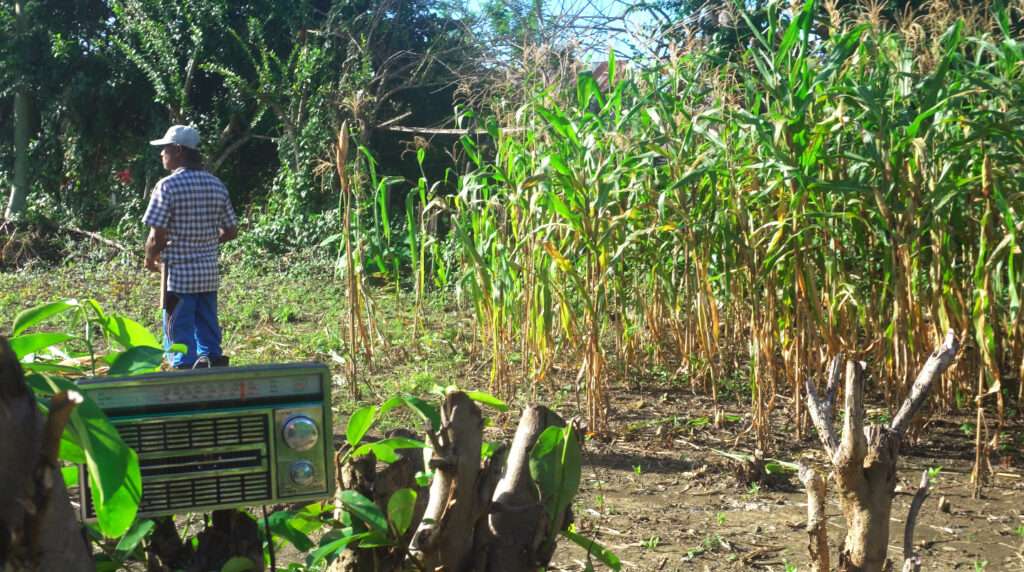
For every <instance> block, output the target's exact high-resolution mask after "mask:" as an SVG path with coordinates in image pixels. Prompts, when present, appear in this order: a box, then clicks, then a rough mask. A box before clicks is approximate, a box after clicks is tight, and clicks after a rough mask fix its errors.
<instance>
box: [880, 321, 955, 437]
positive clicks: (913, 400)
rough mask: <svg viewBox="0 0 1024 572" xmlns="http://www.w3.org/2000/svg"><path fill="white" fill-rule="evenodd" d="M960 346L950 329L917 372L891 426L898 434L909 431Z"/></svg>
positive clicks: (900, 435)
mask: <svg viewBox="0 0 1024 572" xmlns="http://www.w3.org/2000/svg"><path fill="white" fill-rule="evenodd" d="M959 346H960V344H959V343H958V342H957V339H956V336H955V335H954V334H953V330H949V331H947V332H946V339H945V340H944V341H943V342H942V345H941V346H939V347H938V348H937V349H936V350H935V351H934V352H932V355H930V356H929V357H928V361H927V362H925V364H924V367H922V368H921V372H920V373H918V374H917V379H915V380H914V386H913V388H911V390H910V395H909V396H907V399H906V400H905V401H904V402H903V405H902V406H901V407H900V410H899V411H898V412H897V413H896V416H895V417H894V418H893V422H892V426H891V427H892V430H893V431H895V432H896V435H897V436H899V437H902V436H903V434H904V433H905V432H906V431H907V428H908V427H909V426H910V422H911V421H913V420H914V416H916V415H917V412H918V411H919V410H920V409H921V406H922V405H924V402H925V399H927V398H928V392H929V391H930V390H931V387H932V385H933V384H934V383H935V380H936V379H938V378H939V377H941V376H942V374H943V373H944V372H945V371H946V369H948V368H949V366H950V364H951V363H953V358H954V357H956V352H957V349H958V348H959Z"/></svg>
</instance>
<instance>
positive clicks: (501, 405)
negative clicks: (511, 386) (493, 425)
mask: <svg viewBox="0 0 1024 572" xmlns="http://www.w3.org/2000/svg"><path fill="white" fill-rule="evenodd" d="M465 393H466V397H468V398H470V399H472V400H473V401H476V402H477V403H483V404H484V405H489V406H491V407H493V408H495V409H497V410H498V411H502V412H504V411H508V405H505V402H504V401H502V400H500V399H498V398H497V397H494V396H493V395H491V394H490V393H485V392H483V391H466V392H465Z"/></svg>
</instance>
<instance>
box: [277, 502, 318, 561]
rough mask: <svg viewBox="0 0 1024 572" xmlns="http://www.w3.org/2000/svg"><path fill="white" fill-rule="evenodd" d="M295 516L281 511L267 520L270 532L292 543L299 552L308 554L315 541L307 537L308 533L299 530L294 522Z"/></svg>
mask: <svg viewBox="0 0 1024 572" xmlns="http://www.w3.org/2000/svg"><path fill="white" fill-rule="evenodd" d="M296 520H300V519H296V518H295V515H294V514H293V513H291V512H290V511H286V510H279V511H276V512H274V513H273V514H271V515H270V516H269V517H268V518H267V522H268V523H269V525H270V532H271V533H273V534H274V535H276V536H279V537H281V538H283V539H285V540H287V541H288V542H290V543H291V544H292V545H293V546H295V548H296V549H297V550H298V551H299V552H308V551H309V550H310V549H311V548H313V541H312V540H310V539H309V537H308V536H306V533H305V532H303V531H301V530H299V529H297V528H296V527H295V524H294V523H293V521H296Z"/></svg>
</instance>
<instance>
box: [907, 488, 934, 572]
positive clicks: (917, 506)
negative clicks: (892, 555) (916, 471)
mask: <svg viewBox="0 0 1024 572" xmlns="http://www.w3.org/2000/svg"><path fill="white" fill-rule="evenodd" d="M929 484H930V482H929V480H928V471H927V470H925V471H921V484H920V485H918V487H917V492H916V493H914V500H912V501H910V511H909V512H908V513H907V526H906V528H904V529H903V569H904V570H907V563H908V562H909V563H911V566H912V570H920V569H921V561H920V559H918V558H915V556H914V527H915V526H916V525H917V515H918V514H919V513H920V512H921V507H922V506H924V501H925V499H927V498H928V495H929V494H930V493H931V491H930V490H929V489H928V485H929ZM915 561H916V562H915Z"/></svg>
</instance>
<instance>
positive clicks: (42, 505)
mask: <svg viewBox="0 0 1024 572" xmlns="http://www.w3.org/2000/svg"><path fill="white" fill-rule="evenodd" d="M82 400H83V398H82V394H81V393H79V392H77V391H61V392H60V393H58V394H56V395H54V396H53V398H52V399H50V413H49V414H48V415H47V416H46V424H45V425H44V426H43V435H42V437H43V439H42V446H41V447H40V450H39V460H38V461H37V462H36V467H35V474H34V477H33V478H34V479H35V495H34V496H35V498H34V499H33V501H34V503H35V506H36V510H35V511H26V513H25V524H24V530H25V532H26V538H25V540H26V542H27V544H28V546H29V550H30V551H31V552H32V553H35V552H37V551H38V550H39V542H40V539H41V538H42V531H43V527H44V525H45V522H46V517H47V512H48V510H49V508H50V503H51V502H52V500H53V496H54V494H53V492H54V491H53V489H54V485H55V484H56V478H55V476H56V474H57V471H58V470H59V469H60V465H58V463H57V454H58V453H59V451H60V438H61V435H63V434H64V428H65V427H66V426H67V424H68V420H70V419H71V412H72V411H73V410H74V409H75V407H77V406H78V404H80V403H82Z"/></svg>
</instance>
